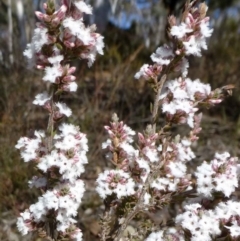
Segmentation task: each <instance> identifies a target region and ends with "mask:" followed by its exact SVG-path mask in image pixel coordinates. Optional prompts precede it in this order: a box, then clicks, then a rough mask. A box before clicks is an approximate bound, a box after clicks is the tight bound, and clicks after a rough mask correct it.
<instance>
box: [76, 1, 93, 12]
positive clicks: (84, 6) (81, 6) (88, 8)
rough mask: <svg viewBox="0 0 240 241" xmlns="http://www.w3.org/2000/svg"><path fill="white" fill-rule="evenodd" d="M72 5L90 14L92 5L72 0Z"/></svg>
mask: <svg viewBox="0 0 240 241" xmlns="http://www.w3.org/2000/svg"><path fill="white" fill-rule="evenodd" d="M73 3H74V5H75V6H76V7H77V9H78V10H79V11H80V12H82V13H86V14H92V7H91V6H90V5H88V4H86V3H85V2H84V1H78V2H76V1H74V2H73Z"/></svg>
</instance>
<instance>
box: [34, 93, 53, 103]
mask: <svg viewBox="0 0 240 241" xmlns="http://www.w3.org/2000/svg"><path fill="white" fill-rule="evenodd" d="M50 99H51V97H49V96H48V93H47V92H43V93H41V94H38V95H36V96H35V100H34V101H33V104H34V105H40V106H43V105H45V103H46V102H47V101H49V100H50Z"/></svg>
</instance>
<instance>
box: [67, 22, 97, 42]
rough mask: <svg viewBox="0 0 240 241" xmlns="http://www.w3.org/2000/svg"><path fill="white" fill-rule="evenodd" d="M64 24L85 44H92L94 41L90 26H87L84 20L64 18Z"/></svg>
mask: <svg viewBox="0 0 240 241" xmlns="http://www.w3.org/2000/svg"><path fill="white" fill-rule="evenodd" d="M63 26H64V27H65V28H68V29H69V30H70V32H71V34H72V35H74V36H75V37H77V38H78V39H79V40H81V41H82V43H83V44H84V45H90V44H91V42H92V41H93V37H92V36H91V31H90V28H86V27H85V26H84V24H83V22H82V20H81V19H80V20H75V19H74V18H72V17H68V18H65V19H64V20H63Z"/></svg>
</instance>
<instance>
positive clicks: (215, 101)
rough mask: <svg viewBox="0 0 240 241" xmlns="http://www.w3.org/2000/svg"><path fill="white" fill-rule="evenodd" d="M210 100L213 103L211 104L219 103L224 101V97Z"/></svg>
mask: <svg viewBox="0 0 240 241" xmlns="http://www.w3.org/2000/svg"><path fill="white" fill-rule="evenodd" d="M208 102H209V103H211V104H219V103H221V102H222V99H217V100H213V99H211V100H208Z"/></svg>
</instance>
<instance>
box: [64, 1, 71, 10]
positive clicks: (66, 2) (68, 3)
mask: <svg viewBox="0 0 240 241" xmlns="http://www.w3.org/2000/svg"><path fill="white" fill-rule="evenodd" d="M62 4H63V5H65V6H66V7H67V9H68V8H70V7H71V5H70V4H71V1H69V0H63V1H62Z"/></svg>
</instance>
